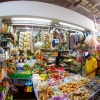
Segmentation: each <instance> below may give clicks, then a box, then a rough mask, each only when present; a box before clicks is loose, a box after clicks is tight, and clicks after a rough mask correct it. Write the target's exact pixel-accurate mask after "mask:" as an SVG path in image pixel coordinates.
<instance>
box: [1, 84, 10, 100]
mask: <svg viewBox="0 0 100 100" xmlns="http://www.w3.org/2000/svg"><path fill="white" fill-rule="evenodd" d="M8 91H9V86H7V87H6V93H5V94H4V95H3V99H2V100H6V97H7V94H8Z"/></svg>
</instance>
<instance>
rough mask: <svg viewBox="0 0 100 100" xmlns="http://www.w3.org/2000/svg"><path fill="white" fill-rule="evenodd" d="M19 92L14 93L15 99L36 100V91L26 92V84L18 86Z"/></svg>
mask: <svg viewBox="0 0 100 100" xmlns="http://www.w3.org/2000/svg"><path fill="white" fill-rule="evenodd" d="M17 88H18V89H19V92H18V93H16V94H15V95H14V100H36V98H35V94H34V92H32V93H28V92H24V88H25V86H18V87H17Z"/></svg>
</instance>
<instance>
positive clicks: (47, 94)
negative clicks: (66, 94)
mask: <svg viewBox="0 0 100 100" xmlns="http://www.w3.org/2000/svg"><path fill="white" fill-rule="evenodd" d="M53 94H54V93H53V89H52V88H51V87H47V86H45V87H43V88H42V89H41V90H40V91H39V92H38V96H39V100H48V99H49V98H51V97H52V96H53Z"/></svg>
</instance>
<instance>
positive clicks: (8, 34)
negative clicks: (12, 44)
mask: <svg viewBox="0 0 100 100" xmlns="http://www.w3.org/2000/svg"><path fill="white" fill-rule="evenodd" d="M1 34H2V35H6V36H8V37H9V38H11V39H12V40H14V36H13V35H12V34H11V33H1Z"/></svg>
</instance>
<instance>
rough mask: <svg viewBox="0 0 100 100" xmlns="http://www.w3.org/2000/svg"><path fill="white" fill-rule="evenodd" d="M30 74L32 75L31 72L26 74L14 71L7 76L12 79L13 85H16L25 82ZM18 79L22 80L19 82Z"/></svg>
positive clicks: (29, 77)
mask: <svg viewBox="0 0 100 100" xmlns="http://www.w3.org/2000/svg"><path fill="white" fill-rule="evenodd" d="M31 76H32V73H31V72H30V73H28V74H26V73H25V74H21V73H18V72H15V73H14V74H10V75H9V77H10V78H11V79H12V80H13V82H14V84H15V85H18V84H20V83H23V84H24V83H25V81H26V80H31ZM19 81H23V82H20V83H19Z"/></svg>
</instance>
